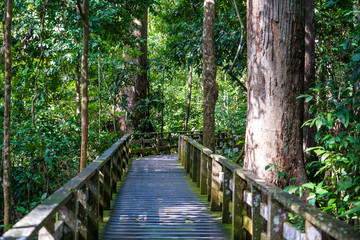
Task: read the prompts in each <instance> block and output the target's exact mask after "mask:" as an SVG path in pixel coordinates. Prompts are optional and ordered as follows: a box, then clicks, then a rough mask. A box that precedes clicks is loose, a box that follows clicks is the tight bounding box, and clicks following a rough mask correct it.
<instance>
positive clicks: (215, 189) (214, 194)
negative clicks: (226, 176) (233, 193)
mask: <svg viewBox="0 0 360 240" xmlns="http://www.w3.org/2000/svg"><path fill="white" fill-rule="evenodd" d="M221 171H222V166H221V165H220V164H219V163H218V162H216V161H212V168H211V172H212V175H211V204H210V205H211V210H212V211H221V204H220V196H219V193H220V185H221V183H220V179H219V173H220V172H221Z"/></svg>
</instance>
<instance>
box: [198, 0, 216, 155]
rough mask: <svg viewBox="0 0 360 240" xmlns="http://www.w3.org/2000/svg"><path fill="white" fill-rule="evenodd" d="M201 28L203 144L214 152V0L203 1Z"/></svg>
mask: <svg viewBox="0 0 360 240" xmlns="http://www.w3.org/2000/svg"><path fill="white" fill-rule="evenodd" d="M203 24H204V27H203V38H202V46H203V85H204V104H203V108H204V115H203V118H204V120H203V131H204V133H203V144H204V145H205V146H206V147H208V148H210V149H211V150H213V151H214V150H215V104H216V100H217V98H218V89H219V87H218V85H217V83H216V60H215V47H214V46H215V38H214V26H215V0H204V23H203Z"/></svg>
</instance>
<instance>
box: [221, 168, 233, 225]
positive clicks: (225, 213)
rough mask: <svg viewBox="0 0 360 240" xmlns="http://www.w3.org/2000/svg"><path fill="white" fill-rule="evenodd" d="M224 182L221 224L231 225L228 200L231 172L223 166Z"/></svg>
mask: <svg viewBox="0 0 360 240" xmlns="http://www.w3.org/2000/svg"><path fill="white" fill-rule="evenodd" d="M223 171H224V182H223V204H222V222H223V223H231V218H230V211H229V205H230V199H231V191H230V179H231V171H230V170H229V169H228V168H227V167H226V166H224V167H223Z"/></svg>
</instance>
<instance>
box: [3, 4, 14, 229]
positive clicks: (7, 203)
mask: <svg viewBox="0 0 360 240" xmlns="http://www.w3.org/2000/svg"><path fill="white" fill-rule="evenodd" d="M12 15H13V0H8V1H7V5H6V20H5V24H6V27H5V39H4V45H5V105H4V108H5V109H4V149H3V154H4V155H3V159H4V162H3V163H4V168H3V192H4V231H5V230H6V229H7V228H8V227H10V224H11V179H10V171H11V169H10V168H11V158H10V114H11V64H12V58H11V21H12Z"/></svg>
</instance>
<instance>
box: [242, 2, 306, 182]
mask: <svg viewBox="0 0 360 240" xmlns="http://www.w3.org/2000/svg"><path fill="white" fill-rule="evenodd" d="M304 6H305V0H293V1H282V0H274V1H270V2H269V1H267V0H248V1H247V7H248V10H247V19H248V24H247V34H248V35H247V39H248V40H247V43H248V53H247V56H248V113H247V126H246V140H245V141H246V142H245V161H244V166H245V168H246V169H248V170H251V171H253V172H254V173H255V174H257V175H258V176H259V177H261V178H264V179H265V180H267V181H270V182H273V183H275V184H277V185H279V186H283V185H285V182H286V180H289V179H291V178H293V177H297V180H296V182H295V183H297V184H301V183H304V182H305V181H306V174H305V168H304V160H303V149H302V147H303V146H302V140H303V137H302V129H301V125H302V119H303V110H304V106H303V101H301V100H300V99H297V97H298V96H299V95H300V94H301V93H302V92H303V86H304V56H305V54H304V29H305V27H304ZM267 166H271V168H270V169H268V170H265V169H266V168H267ZM281 172H282V173H285V177H284V178H280V177H279V174H280V173H281ZM292 183H293V182H288V184H292Z"/></svg>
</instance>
